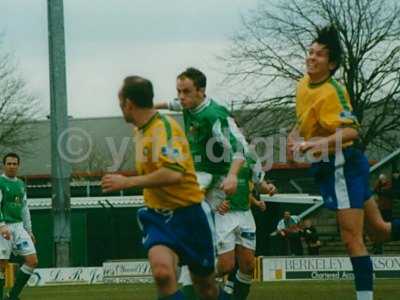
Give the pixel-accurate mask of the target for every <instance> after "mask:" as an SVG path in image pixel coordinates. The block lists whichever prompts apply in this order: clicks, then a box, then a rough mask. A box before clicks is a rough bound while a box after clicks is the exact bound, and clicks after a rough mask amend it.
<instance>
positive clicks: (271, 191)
mask: <svg viewBox="0 0 400 300" xmlns="http://www.w3.org/2000/svg"><path fill="white" fill-rule="evenodd" d="M262 189H263V190H262V192H263V193H265V194H268V195H270V196H273V195H275V194H276V192H277V188H276V186H275V185H273V184H272V183H267V182H265V183H263V186H262Z"/></svg>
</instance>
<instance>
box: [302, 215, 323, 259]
mask: <svg viewBox="0 0 400 300" xmlns="http://www.w3.org/2000/svg"><path fill="white" fill-rule="evenodd" d="M303 225H304V228H303V239H304V242H305V243H306V245H307V253H308V255H319V248H321V242H320V240H319V237H318V232H317V229H316V228H315V227H314V226H313V225H312V222H311V220H310V219H307V220H304V222H303Z"/></svg>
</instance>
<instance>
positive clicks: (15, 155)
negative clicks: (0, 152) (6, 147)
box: [3, 152, 21, 165]
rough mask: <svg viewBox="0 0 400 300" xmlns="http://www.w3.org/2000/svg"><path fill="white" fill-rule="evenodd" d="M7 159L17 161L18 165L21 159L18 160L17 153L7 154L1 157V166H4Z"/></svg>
mask: <svg viewBox="0 0 400 300" xmlns="http://www.w3.org/2000/svg"><path fill="white" fill-rule="evenodd" d="M9 157H14V158H16V159H17V160H18V164H19V163H20V161H21V159H20V158H19V155H18V154H17V153H14V152H9V153H7V154H6V155H4V156H3V165H6V160H7V158H9Z"/></svg>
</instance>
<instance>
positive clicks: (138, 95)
mask: <svg viewBox="0 0 400 300" xmlns="http://www.w3.org/2000/svg"><path fill="white" fill-rule="evenodd" d="M119 96H120V97H121V98H122V99H123V100H125V99H129V100H130V101H132V102H133V103H135V105H137V106H138V107H141V108H152V107H153V97H154V91H153V84H152V83H151V81H150V80H148V79H146V78H143V77H140V76H128V77H126V78H125V79H124V84H123V86H122V88H121V90H120V92H119Z"/></svg>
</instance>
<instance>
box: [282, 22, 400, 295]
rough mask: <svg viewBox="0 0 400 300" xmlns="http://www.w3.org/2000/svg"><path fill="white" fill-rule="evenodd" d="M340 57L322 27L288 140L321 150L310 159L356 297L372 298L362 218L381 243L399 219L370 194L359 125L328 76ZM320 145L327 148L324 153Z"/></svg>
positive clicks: (396, 231) (296, 147)
mask: <svg viewBox="0 0 400 300" xmlns="http://www.w3.org/2000/svg"><path fill="white" fill-rule="evenodd" d="M341 60H342V49H341V45H340V38H339V33H338V31H337V30H336V29H335V28H334V27H333V26H329V27H325V28H323V29H322V30H320V31H319V32H318V36H317V38H316V39H315V40H314V41H313V43H312V44H311V46H310V49H309V53H308V56H307V58H306V69H307V75H306V76H305V77H304V78H303V79H301V80H300V82H299V84H298V87H297V94H296V115H297V125H296V127H295V128H294V129H293V130H292V132H291V133H290V135H289V138H288V144H289V149H290V150H291V151H294V152H296V151H300V152H303V153H307V154H309V153H312V154H316V153H322V156H321V157H319V161H313V163H312V167H311V169H312V172H313V173H314V176H315V179H316V181H317V183H318V184H319V187H320V191H321V195H322V197H323V199H324V204H325V206H326V207H327V208H329V209H332V210H335V211H336V215H337V220H338V225H339V228H340V235H341V238H342V240H343V242H344V244H345V245H346V250H347V253H348V255H349V256H350V261H351V263H352V266H353V271H354V281H355V287H356V294H357V300H372V299H373V265H372V261H371V258H370V256H369V255H368V251H367V248H366V247H365V244H364V240H363V231H364V221H365V223H367V224H368V229H369V233H370V235H373V236H372V238H373V239H375V240H380V241H381V240H388V239H390V238H392V239H399V238H400V221H399V220H394V221H393V222H392V223H391V224H390V223H387V222H384V221H383V219H382V217H381V215H380V213H379V210H378V208H377V206H376V203H375V201H374V199H373V198H372V197H371V191H370V188H369V182H368V176H369V163H368V160H367V158H366V156H365V155H364V153H362V152H361V150H359V149H357V147H355V145H354V141H355V140H357V139H358V123H357V120H356V118H355V117H354V115H353V114H352V109H351V105H350V99H349V96H348V94H347V92H346V90H345V88H344V87H343V86H342V85H341V84H339V83H338V82H337V81H336V80H335V79H333V77H332V76H333V75H334V73H335V72H336V70H337V69H338V68H339V66H340V63H341ZM301 139H302V140H301ZM324 149H329V150H330V151H326V152H325V155H324ZM333 149H334V151H332V150H333Z"/></svg>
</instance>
